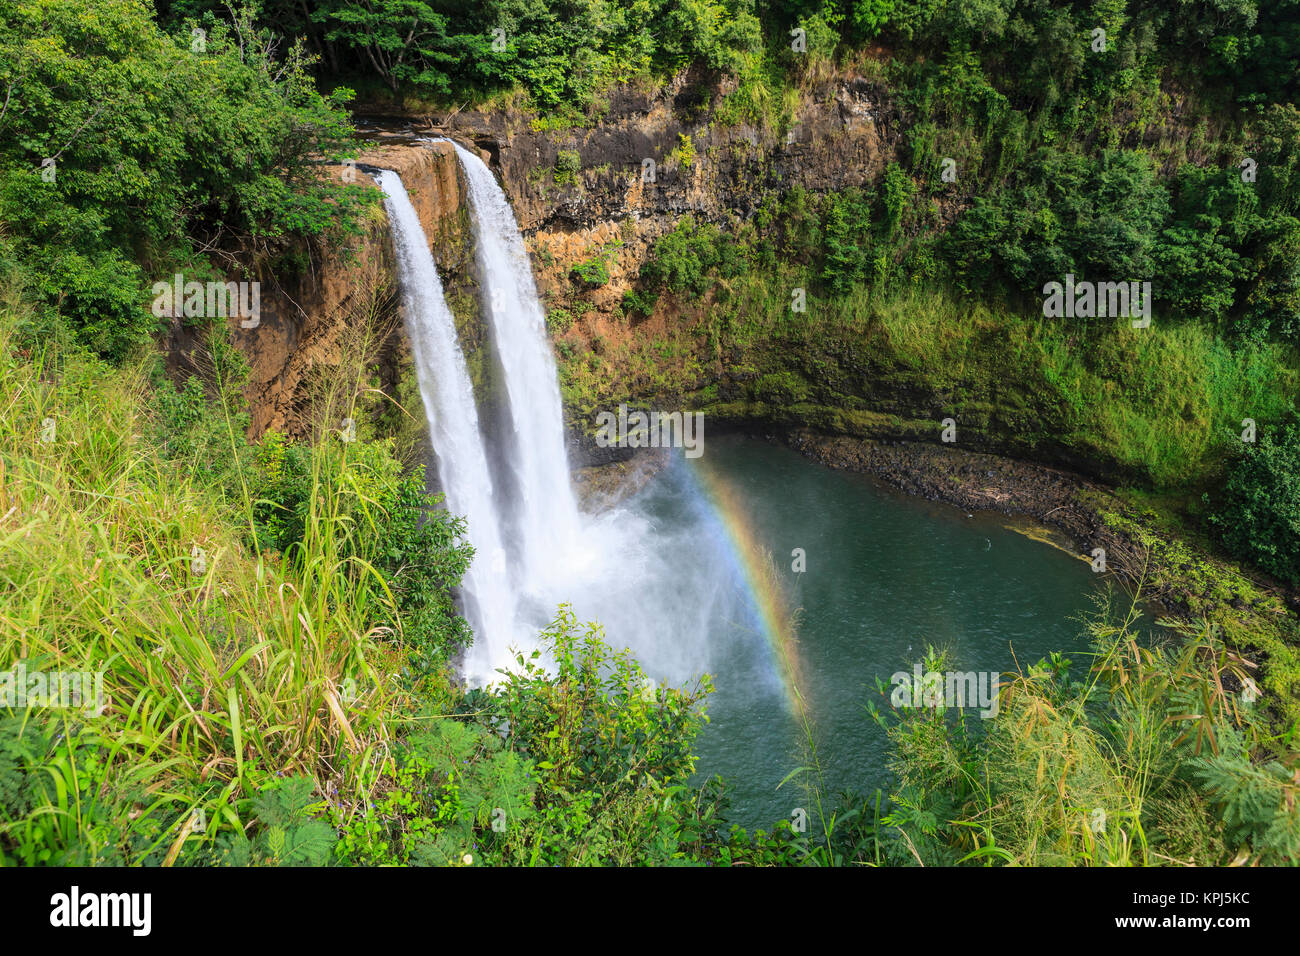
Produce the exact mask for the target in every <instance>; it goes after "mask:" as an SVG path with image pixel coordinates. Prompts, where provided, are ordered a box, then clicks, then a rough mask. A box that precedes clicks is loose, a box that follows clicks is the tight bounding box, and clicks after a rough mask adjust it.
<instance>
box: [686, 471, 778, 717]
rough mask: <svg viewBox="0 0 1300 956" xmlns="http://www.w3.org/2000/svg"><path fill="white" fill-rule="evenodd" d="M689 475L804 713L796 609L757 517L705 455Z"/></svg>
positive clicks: (775, 658)
mask: <svg viewBox="0 0 1300 956" xmlns="http://www.w3.org/2000/svg"><path fill="white" fill-rule="evenodd" d="M686 474H687V476H688V481H690V482H691V483H692V484H693V485H694V486H695V489H696V490H697V491H698V492H699V493H700V497H701V499H702V500H703V501H704V502H706V503H707V504H708V505H709V506H711V510H712V511H713V514H714V515H715V516H716V518H717V519H718V523H719V525H720V526H721V527H722V530H723V532H724V534H725V536H726V538H727V540H728V543H729V544H730V546H731V552H732V555H733V556H734V558H735V562H736V570H737V572H738V576H739V578H740V579H741V580H742V581H743V583H744V586H745V590H746V592H747V594H748V597H749V599H750V603H751V605H752V606H753V607H754V610H755V611H756V612H757V614H758V619H759V631H760V632H761V634H762V636H763V639H764V640H765V641H766V643H767V645H768V649H769V651H770V652H771V657H772V662H773V665H774V667H775V669H776V672H777V675H778V676H779V677H780V679H781V686H782V690H783V692H784V695H785V700H786V704H787V706H788V707H789V708H790V713H791V714H794V715H796V716H799V715H802V714H803V712H804V699H803V695H802V691H801V690H800V688H802V687H803V686H804V685H803V679H802V675H801V672H800V666H799V652H798V641H797V640H796V639H795V624H796V620H797V617H796V615H797V611H794V610H792V609H791V607H790V603H789V601H788V599H787V597H786V593H785V586H784V583H783V582H782V580H781V575H780V573H779V572H778V571H777V565H776V563H775V562H774V561H773V556H772V551H771V549H770V548H768V547H766V546H764V545H763V543H762V542H761V541H760V540H759V537H758V534H757V532H756V531H755V528H754V523H753V519H752V518H751V517H750V514H749V511H748V510H747V509H746V508H745V505H744V502H743V501H742V500H741V497H740V495H739V494H738V493H737V492H736V489H735V487H734V486H733V485H732V484H731V483H730V482H728V481H727V480H726V479H725V478H724V477H723V476H722V475H721V474H719V473H718V472H717V471H716V470H715V469H713V468H711V467H709V466H708V465H705V464H704V462H703V460H702V459H697V460H695V461H693V462H687V463H686Z"/></svg>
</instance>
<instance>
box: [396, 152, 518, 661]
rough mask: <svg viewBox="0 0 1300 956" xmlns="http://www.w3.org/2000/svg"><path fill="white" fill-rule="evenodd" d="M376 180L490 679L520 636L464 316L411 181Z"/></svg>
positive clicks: (475, 656) (479, 657) (474, 653)
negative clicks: (459, 525) (460, 329)
mask: <svg viewBox="0 0 1300 956" xmlns="http://www.w3.org/2000/svg"><path fill="white" fill-rule="evenodd" d="M376 181H377V182H378V184H379V187H380V188H381V189H382V190H383V192H384V205H385V207H386V208H387V210H388V219H389V223H390V226H391V229H392V234H393V246H394V249H395V251H396V254H397V275H398V279H399V281H400V284H401V288H402V303H403V305H404V307H405V312H406V325H407V335H408V337H409V338H410V341H411V350H412V352H413V353H414V358H415V368H416V374H417V376H418V378H419V383H420V398H421V400H422V401H423V403H424V412H425V415H426V417H427V418H428V421H429V434H430V438H431V440H432V443H433V448H434V452H435V454H436V455H437V461H438V478H439V479H440V481H441V483H442V488H443V492H444V494H445V496H446V504H447V509H448V510H449V511H450V512H451V513H452V514H455V515H463V516H464V517H465V520H466V523H467V525H468V530H469V540H470V543H471V544H472V545H473V546H474V551H475V554H474V560H473V562H472V563H471V564H470V567H469V570H468V572H467V573H466V575H465V579H464V589H463V590H464V593H465V605H466V607H465V610H466V616H467V617H468V618H469V621H470V624H471V626H472V627H473V628H474V635H475V638H474V644H473V645H472V646H471V648H470V650H469V652H468V654H467V657H466V660H465V675H466V677H467V678H468V679H469V680H470V681H472V682H474V683H484V682H486V681H487V680H488V679H490V678H491V677H492V671H493V668H494V667H496V666H500V665H501V664H502V663H504V661H503V659H502V656H503V653H504V651H505V650H506V649H507V648H508V646H509V644H510V643H511V642H512V641H515V640H516V639H515V636H514V634H513V628H514V608H515V600H514V596H513V594H514V590H513V588H512V587H511V584H510V580H509V577H508V575H507V573H506V567H505V550H504V548H503V547H502V535H501V528H500V521H499V507H498V503H497V502H496V500H495V498H494V495H493V485H492V476H491V473H490V471H489V470H488V463H487V456H486V454H485V452H484V448H483V438H482V434H481V432H480V430H479V420H478V409H477V407H476V406H475V404H474V390H473V387H472V386H471V384H470V377H469V371H468V369H467V368H466V366H465V357H464V355H463V354H462V352H461V349H460V341H459V339H458V338H457V335H456V324H455V321H454V320H453V318H452V314H451V309H450V308H448V306H447V300H446V298H445V297H444V296H443V291H442V280H441V279H439V278H438V270H437V267H436V265H435V263H434V261H433V254H432V253H431V252H430V251H429V245H428V242H427V241H426V239H425V236H424V230H423V228H422V227H421V226H420V219H419V217H418V216H417V215H416V212H415V207H414V206H412V205H411V200H410V197H408V196H407V194H406V187H405V186H403V185H402V179H401V177H400V176H398V175H397V173H395V172H392V171H390V170H380V171H379V173H378V175H377V176H376Z"/></svg>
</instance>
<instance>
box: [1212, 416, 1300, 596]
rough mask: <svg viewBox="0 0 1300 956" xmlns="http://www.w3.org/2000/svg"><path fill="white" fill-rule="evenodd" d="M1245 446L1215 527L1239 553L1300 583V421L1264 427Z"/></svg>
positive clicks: (1216, 513)
mask: <svg viewBox="0 0 1300 956" xmlns="http://www.w3.org/2000/svg"><path fill="white" fill-rule="evenodd" d="M1243 447H1244V451H1243V452H1242V454H1241V456H1240V457H1239V458H1238V459H1237V460H1236V461H1235V462H1234V463H1233V465H1232V467H1231V469H1230V471H1229V473H1228V478H1227V481H1226V482H1225V483H1224V486H1223V490H1222V492H1221V493H1220V494H1219V495H1217V496H1216V507H1215V511H1214V514H1213V515H1212V520H1213V524H1214V527H1215V528H1216V529H1217V531H1218V534H1219V537H1220V539H1221V540H1222V541H1223V543H1224V545H1225V546H1226V547H1227V548H1228V549H1229V550H1230V551H1232V552H1233V553H1234V554H1236V555H1238V556H1239V557H1242V558H1245V559H1247V560H1249V561H1250V562H1251V563H1253V564H1255V565H1257V566H1258V567H1260V568H1262V569H1264V570H1265V571H1267V572H1268V573H1269V574H1273V575H1275V576H1277V577H1279V578H1281V579H1282V580H1283V581H1287V582H1289V583H1291V584H1297V583H1300V425H1296V424H1294V423H1292V424H1289V425H1285V426H1283V427H1280V428H1264V429H1261V433H1260V435H1259V440H1258V442H1257V443H1254V444H1246V445H1244V446H1243Z"/></svg>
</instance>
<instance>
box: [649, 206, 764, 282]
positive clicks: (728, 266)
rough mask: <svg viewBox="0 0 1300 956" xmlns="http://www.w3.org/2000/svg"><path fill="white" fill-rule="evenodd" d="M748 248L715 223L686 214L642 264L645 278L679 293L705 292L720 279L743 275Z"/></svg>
mask: <svg viewBox="0 0 1300 956" xmlns="http://www.w3.org/2000/svg"><path fill="white" fill-rule="evenodd" d="M747 264H748V263H747V261H746V256H745V251H744V250H743V249H742V247H740V246H739V245H738V244H737V243H736V242H735V240H733V239H732V237H731V236H730V235H728V234H727V233H725V232H723V231H722V230H721V229H719V228H718V227H717V226H714V225H713V224H712V223H707V222H705V223H698V224H697V223H696V221H695V219H694V217H692V216H683V217H682V218H681V219H680V220H678V222H677V225H676V226H674V227H673V230H672V231H671V232H669V233H666V234H665V235H663V236H661V237H659V239H658V240H657V241H656V242H655V245H654V249H653V250H652V251H651V253H650V256H649V257H648V258H647V259H646V261H645V262H644V263H643V264H642V266H641V278H642V279H643V280H644V281H646V282H648V283H650V284H651V285H653V286H657V287H659V288H664V289H668V290H670V291H672V292H675V293H677V294H679V295H686V296H690V297H698V296H700V295H703V294H704V292H705V291H706V290H707V289H709V287H710V286H711V285H712V284H713V282H714V281H715V280H717V279H727V278H731V277H734V276H737V275H740V274H741V273H742V272H743V271H745V269H746V267H747Z"/></svg>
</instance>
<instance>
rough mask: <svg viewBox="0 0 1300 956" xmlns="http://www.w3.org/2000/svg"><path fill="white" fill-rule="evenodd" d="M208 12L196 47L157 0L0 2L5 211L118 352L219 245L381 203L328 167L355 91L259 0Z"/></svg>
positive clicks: (255, 242) (113, 353)
mask: <svg viewBox="0 0 1300 956" xmlns="http://www.w3.org/2000/svg"><path fill="white" fill-rule="evenodd" d="M205 23H206V24H207V27H208V33H207V35H206V44H205V47H204V49H203V50H202V51H201V52H196V51H195V50H193V49H192V42H191V33H190V30H189V29H188V28H187V29H185V30H184V31H183V33H179V32H178V34H177V35H171V34H168V33H165V32H163V31H162V30H160V29H159V28H158V27H157V25H156V24H155V23H154V21H153V19H152V10H151V7H150V6H149V5H148V4H146V3H143V2H141V0H104V2H96V3H94V4H88V3H87V2H85V0H52V2H36V0H9V2H7V3H5V4H3V5H0V90H3V91H5V95H4V96H3V100H4V103H5V108H4V109H3V110H0V220H2V221H3V222H4V223H5V227H6V232H7V233H8V234H9V236H10V237H11V242H12V252H13V254H14V255H15V256H16V257H17V260H18V262H19V263H20V264H21V266H22V267H23V271H24V272H25V274H26V277H27V278H28V280H29V281H30V283H31V286H32V288H33V290H34V291H35V292H36V294H37V295H38V296H39V297H40V298H41V299H42V300H43V301H44V302H46V303H49V304H50V305H51V306H54V307H56V308H57V309H58V310H59V311H60V312H61V313H62V314H63V315H65V316H67V317H68V319H69V320H70V322H71V327H72V328H73V330H74V331H75V332H76V334H77V335H78V337H79V339H80V341H82V342H83V343H84V344H86V345H88V346H90V347H91V348H93V349H94V350H95V351H97V352H98V353H99V354H101V355H104V356H108V357H111V358H113V359H117V360H120V359H122V358H124V357H125V356H126V355H127V354H128V353H129V352H130V351H131V350H132V349H133V348H134V347H135V346H137V345H138V344H139V343H140V342H142V341H144V340H146V339H147V338H149V337H150V336H151V335H152V334H153V333H154V332H156V331H157V329H158V327H159V322H158V319H157V318H155V317H154V316H153V315H151V314H150V313H149V312H148V311H147V309H146V305H147V300H146V294H145V293H146V289H147V288H148V287H149V286H150V285H151V284H152V282H153V281H155V280H157V279H160V278H166V279H168V280H170V278H171V275H172V273H173V272H174V271H185V272H187V273H192V274H193V277H194V278H199V277H200V276H202V277H204V278H206V277H207V274H208V273H210V272H211V269H210V267H209V266H208V265H207V263H206V262H205V261H204V256H203V253H202V252H200V249H202V248H203V247H206V246H216V247H217V248H221V249H225V250H229V249H231V248H233V247H235V246H237V245H239V244H240V243H247V244H248V245H251V246H254V247H256V248H257V250H258V252H259V253H261V254H263V255H264V256H266V257H268V258H271V257H276V256H281V255H283V254H284V253H285V252H286V251H287V250H288V249H289V248H290V247H291V246H292V245H294V244H295V243H301V242H303V241H305V240H319V239H322V238H324V237H327V236H330V235H340V234H344V233H346V232H348V231H349V230H350V229H352V228H354V217H355V214H356V211H357V209H358V208H359V207H360V205H361V204H362V203H363V202H365V201H367V200H366V197H365V195H363V193H362V192H361V191H359V190H356V189H351V188H345V187H342V186H338V185H329V184H327V182H326V181H324V180H323V179H321V177H320V176H319V173H318V170H317V168H316V167H315V161H316V160H317V159H319V158H320V157H332V158H336V159H337V158H339V157H340V156H341V155H342V152H343V151H344V150H345V149H347V148H349V145H350V143H351V142H352V140H351V127H350V125H349V124H348V121H347V119H346V116H345V114H344V113H343V111H342V109H341V107H342V104H343V103H344V102H345V100H346V98H347V96H348V95H349V94H348V91H347V90H345V89H340V90H338V91H336V93H335V94H332V95H331V96H329V97H325V96H322V95H321V94H319V93H318V92H317V91H316V89H315V87H314V85H313V82H312V80H311V78H310V76H309V74H308V69H309V67H310V66H311V59H310V57H308V56H307V55H306V53H305V51H304V49H303V47H302V45H301V44H300V43H299V44H295V45H293V46H291V47H289V48H288V49H287V50H286V51H285V52H284V54H283V56H277V54H276V49H277V47H278V46H279V43H280V41H279V40H278V39H277V38H275V37H274V36H272V34H271V33H270V32H269V31H266V30H260V29H257V28H256V27H255V26H254V24H253V22H252V15H251V13H250V12H249V10H247V9H240V10H239V11H237V12H236V14H235V21H234V23H233V24H232V23H231V22H226V21H216V20H208V21H205ZM46 159H52V160H53V165H52V166H47V167H46V168H45V169H42V164H43V163H44V161H45V160H46ZM241 278H243V277H242V276H241Z"/></svg>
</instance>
